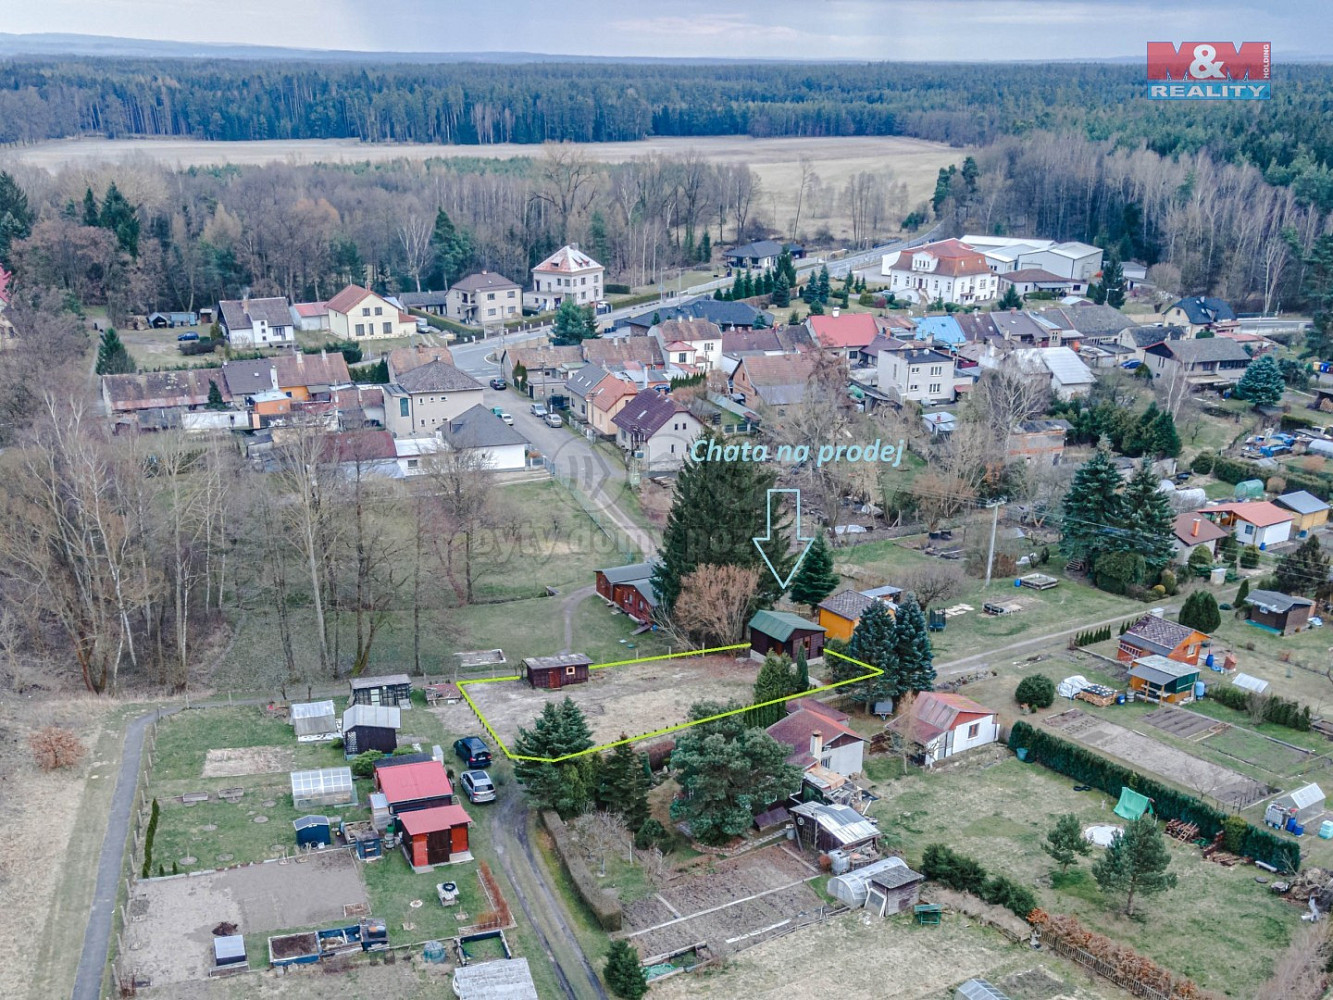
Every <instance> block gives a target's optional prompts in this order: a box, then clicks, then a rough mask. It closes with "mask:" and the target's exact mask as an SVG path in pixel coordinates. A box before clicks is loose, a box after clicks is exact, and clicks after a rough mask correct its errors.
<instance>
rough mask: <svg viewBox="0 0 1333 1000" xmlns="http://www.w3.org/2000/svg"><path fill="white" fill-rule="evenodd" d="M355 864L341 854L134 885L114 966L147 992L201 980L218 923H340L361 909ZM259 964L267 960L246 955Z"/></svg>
mask: <svg viewBox="0 0 1333 1000" xmlns="http://www.w3.org/2000/svg"><path fill="white" fill-rule="evenodd" d="M367 902H368V899H367V896H366V889H365V885H364V884H363V883H362V881H361V873H360V871H359V870H358V868H357V864H356V861H355V860H354V859H353V858H352V856H351V855H350V854H348V853H347V852H345V851H337V852H329V853H324V854H315V855H311V856H310V857H309V858H308V859H302V860H300V861H292V862H277V863H273V864H265V865H253V866H249V867H246V868H234V869H231V870H230V871H222V872H212V873H209V874H207V875H195V876H190V877H186V878H172V879H157V880H149V881H145V882H139V883H138V884H137V885H136V886H135V887H134V895H133V897H132V899H131V913H132V914H133V915H132V916H131V918H130V921H129V923H128V924H127V925H126V928H125V951H124V952H123V953H122V955H121V965H122V968H124V969H125V970H127V971H128V970H134V971H135V972H137V973H138V974H139V975H142V976H147V977H148V978H150V979H151V980H152V982H153V985H154V986H160V985H163V984H166V983H179V982H187V981H189V980H197V979H204V978H206V977H207V976H208V968H209V965H210V963H211V961H212V951H211V949H212V938H213V931H212V929H213V928H214V927H216V926H217V925H218V923H219V922H221V921H224V920H225V921H228V922H230V923H233V924H235V925H236V926H237V927H238V928H239V930H240V933H242V934H247V935H249V934H262V933H271V932H275V931H282V930H287V929H289V928H294V927H310V926H313V925H317V924H321V923H325V922H335V921H339V920H342V919H343V907H345V906H347V905H348V904H352V905H355V904H358V903H367ZM249 957H250V962H251V964H252V965H263V964H265V963H266V962H267V961H268V956H267V955H262V956H260V955H251V956H249Z"/></svg>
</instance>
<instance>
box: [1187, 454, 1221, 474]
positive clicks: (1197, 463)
mask: <svg viewBox="0 0 1333 1000" xmlns="http://www.w3.org/2000/svg"><path fill="white" fill-rule="evenodd" d="M1215 458H1216V456H1214V455H1213V453H1212V452H1211V451H1201V452H1199V454H1197V455H1195V456H1194V461H1192V462H1190V472H1193V473H1194V474H1195V475H1197V476H1206V475H1208V474H1209V473H1210V472H1212V471H1213V461H1214V459H1215Z"/></svg>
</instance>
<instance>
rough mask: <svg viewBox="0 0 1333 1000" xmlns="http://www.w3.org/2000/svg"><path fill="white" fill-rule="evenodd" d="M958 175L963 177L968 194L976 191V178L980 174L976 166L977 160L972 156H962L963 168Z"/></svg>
mask: <svg viewBox="0 0 1333 1000" xmlns="http://www.w3.org/2000/svg"><path fill="white" fill-rule="evenodd" d="M959 176H961V177H962V178H963V183H964V184H965V185H966V186H967V193H968V194H976V193H977V178H978V177H980V176H981V170H980V168H978V167H977V161H976V160H974V159H972V157H970V156H967V157H964V158H963V169H962V171H961V172H960V174H959Z"/></svg>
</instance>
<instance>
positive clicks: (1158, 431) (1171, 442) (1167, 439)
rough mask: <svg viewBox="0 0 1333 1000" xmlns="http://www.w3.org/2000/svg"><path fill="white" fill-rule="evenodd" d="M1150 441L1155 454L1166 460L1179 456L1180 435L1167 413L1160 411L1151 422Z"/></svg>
mask: <svg viewBox="0 0 1333 1000" xmlns="http://www.w3.org/2000/svg"><path fill="white" fill-rule="evenodd" d="M1152 439H1153V450H1154V452H1155V453H1156V454H1158V455H1161V456H1165V457H1167V458H1176V457H1177V456H1178V455H1179V454H1180V447H1181V446H1180V433H1179V431H1177V430H1176V421H1175V420H1174V418H1172V416H1171V414H1170V412H1169V411H1167V410H1162V411H1161V412H1160V413H1158V414H1157V417H1156V419H1154V420H1153V425H1152Z"/></svg>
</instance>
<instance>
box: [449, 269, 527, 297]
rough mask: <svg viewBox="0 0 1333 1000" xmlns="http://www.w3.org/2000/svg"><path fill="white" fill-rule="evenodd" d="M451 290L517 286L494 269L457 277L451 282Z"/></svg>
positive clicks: (464, 290)
mask: <svg viewBox="0 0 1333 1000" xmlns="http://www.w3.org/2000/svg"><path fill="white" fill-rule="evenodd" d="M450 287H451V290H452V289H454V288H457V289H458V290H459V291H462V292H477V291H483V290H485V289H490V288H518V287H519V285H518V282H516V281H510V280H509V279H508V278H506V277H505V276H504V275H503V274H496V273H495V272H494V271H478V272H477V273H476V274H469V275H468V276H467V277H466V278H459V279H458V280H457V281H455V282H454V283H453V285H452V286H450Z"/></svg>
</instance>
